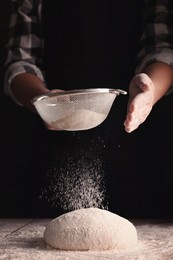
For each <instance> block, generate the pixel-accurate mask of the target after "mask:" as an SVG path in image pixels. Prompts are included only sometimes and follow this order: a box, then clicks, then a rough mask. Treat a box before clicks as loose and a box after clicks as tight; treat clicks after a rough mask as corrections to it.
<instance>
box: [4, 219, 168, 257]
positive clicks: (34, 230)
mask: <svg viewBox="0 0 173 260" xmlns="http://www.w3.org/2000/svg"><path fill="white" fill-rule="evenodd" d="M50 220H51V219H10V218H9V219H0V259H5V260H6V259H12V260H15V259H21V260H26V259H28V260H35V259H41V260H47V259H50V260H54V259H56V260H59V259H62V260H71V259H74V260H79V259H80V260H87V259H89V260H106V259H108V260H116V259H118V260H121V259H122V260H126V259H130V260H136V259H138V260H145V259H146V260H171V259H173V220H130V221H131V222H132V223H133V224H134V225H135V227H136V229H137V232H138V238H139V242H138V245H137V246H136V247H135V248H132V249H128V250H122V251H116V250H113V251H112V250H111V251H101V252H98V251H83V252H79V251H75V252H74V251H71V252H70V251H60V250H56V249H52V248H50V247H49V246H47V245H46V244H45V243H44V241H43V232H44V229H45V227H46V225H47V224H48V223H49V221H50Z"/></svg>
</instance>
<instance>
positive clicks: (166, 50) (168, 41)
mask: <svg viewBox="0 0 173 260" xmlns="http://www.w3.org/2000/svg"><path fill="white" fill-rule="evenodd" d="M140 43H141V50H140V52H139V54H138V57H137V64H138V65H137V68H136V74H137V73H140V72H141V71H142V70H143V69H144V68H145V67H146V66H147V65H149V64H151V63H153V62H164V63H166V64H168V65H170V66H171V67H172V68H173V1H172V0H148V1H146V8H145V11H144V30H143V34H142V37H141V41H140Z"/></svg>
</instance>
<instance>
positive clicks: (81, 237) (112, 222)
mask: <svg viewBox="0 0 173 260" xmlns="http://www.w3.org/2000/svg"><path fill="white" fill-rule="evenodd" d="M43 238H44V240H45V242H46V243H47V244H48V245H50V246H51V247H54V248H56V249H61V250H76V251H80V250H113V249H117V250H119V249H127V248H131V247H134V246H136V245H137V242H138V238H137V231H136V228H135V227H134V225H133V224H132V223H131V222H130V221H128V220H127V219H125V218H123V217H120V216H119V215H116V214H114V213H112V212H110V211H107V210H103V209H98V208H86V209H79V210H75V211H72V212H68V213H65V214H63V215H61V216H59V217H57V218H55V219H53V220H52V221H50V222H49V224H48V225H47V227H46V228H45V231H44V234H43Z"/></svg>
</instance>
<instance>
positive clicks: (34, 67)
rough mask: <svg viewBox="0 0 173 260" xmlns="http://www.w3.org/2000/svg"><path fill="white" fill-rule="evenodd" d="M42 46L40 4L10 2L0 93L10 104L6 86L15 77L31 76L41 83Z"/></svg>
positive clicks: (8, 89) (33, 2) (39, 2)
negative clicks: (21, 75)
mask: <svg viewBox="0 0 173 260" xmlns="http://www.w3.org/2000/svg"><path fill="white" fill-rule="evenodd" d="M43 44H44V40H43V37H42V28H41V0H37V1H36V0H35V1H34V0H12V1H11V16H10V21H9V38H8V43H7V45H6V61H5V77H4V91H5V93H6V94H7V95H10V96H11V97H12V98H13V99H14V100H15V98H14V96H13V93H12V91H11V88H10V85H11V82H12V80H13V79H14V77H16V76H17V75H19V74H21V73H25V72H27V73H32V74H34V75H37V76H38V77H39V78H40V79H41V80H42V81H43V82H44V72H43V62H42V56H43V55H42V54H43ZM15 101H16V100H15ZM16 102H17V101H16Z"/></svg>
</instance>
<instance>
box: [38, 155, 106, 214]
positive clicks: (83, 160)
mask: <svg viewBox="0 0 173 260" xmlns="http://www.w3.org/2000/svg"><path fill="white" fill-rule="evenodd" d="M103 168H104V167H103V163H102V160H101V159H100V158H93V156H92V158H91V155H90V156H87V155H86V154H85V155H80V157H78V158H76V157H75V155H73V156H70V157H69V156H66V160H65V161H64V160H62V162H61V164H60V166H57V164H56V162H54V163H53V162H51V165H50V166H49V167H48V170H47V186H46V187H44V188H43V189H42V192H41V196H40V197H41V198H44V199H46V200H47V201H48V202H49V203H50V204H51V205H52V206H53V207H61V208H62V209H63V210H64V211H72V210H76V209H81V208H89V207H97V208H101V209H107V203H106V198H105V197H106V196H105V183H104V179H105V176H104V175H105V174H104V170H103Z"/></svg>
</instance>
